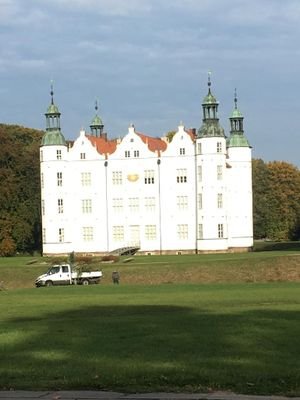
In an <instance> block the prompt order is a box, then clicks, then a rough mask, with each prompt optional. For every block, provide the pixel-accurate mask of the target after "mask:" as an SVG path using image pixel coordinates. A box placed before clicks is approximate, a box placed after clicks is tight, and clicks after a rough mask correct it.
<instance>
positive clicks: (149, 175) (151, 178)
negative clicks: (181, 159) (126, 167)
mask: <svg viewBox="0 0 300 400" xmlns="http://www.w3.org/2000/svg"><path fill="white" fill-rule="evenodd" d="M222 179H223V166H222V165H217V180H222ZM197 180H198V182H202V166H201V165H199V166H198V169H197ZM187 181H188V176H187V170H186V169H184V168H182V169H177V170H176V182H177V183H187ZM56 182H57V186H60V187H62V186H63V173H62V172H57V173H56ZM144 183H145V185H151V184H154V183H155V171H154V170H145V171H144ZM112 184H113V185H122V184H123V172H122V171H112ZM91 185H92V173H91V172H81V186H91ZM41 186H42V188H44V174H43V173H42V174H41Z"/></svg>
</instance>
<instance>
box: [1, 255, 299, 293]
mask: <svg viewBox="0 0 300 400" xmlns="http://www.w3.org/2000/svg"><path fill="white" fill-rule="evenodd" d="M124 260H126V258H125V257H123V258H121V260H120V261H119V262H118V263H115V264H105V263H101V262H100V258H95V259H94V261H93V263H92V265H91V266H92V268H93V269H94V270H96V269H101V270H102V272H103V278H102V280H101V284H102V285H111V284H112V280H111V274H112V271H113V270H115V269H117V270H118V271H119V272H120V276H121V283H122V284H130V285H131V284H134V285H136V284H141V285H148V284H153V285H156V284H162V283H163V284H165V283H222V282H228V283H234V282H235V283H238V282H240V283H242V282H276V281H300V251H299V250H298V248H296V249H293V248H292V249H287V250H284V251H260V252H252V253H240V254H203V255H178V256H176V255H174V256H134V257H132V259H131V261H130V262H128V263H127V262H123V261H124ZM52 262H53V261H52V260H51V259H50V258H42V257H13V258H0V283H1V282H2V287H3V288H6V289H9V290H10V289H16V288H32V287H34V282H35V279H36V277H37V276H38V275H41V274H42V273H45V272H46V271H47V269H48V268H49V267H50V266H51V265H52Z"/></svg>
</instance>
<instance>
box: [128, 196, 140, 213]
mask: <svg viewBox="0 0 300 400" xmlns="http://www.w3.org/2000/svg"><path fill="white" fill-rule="evenodd" d="M128 200H129V210H130V212H135V213H136V212H138V211H139V198H138V197H130V198H129V199H128Z"/></svg>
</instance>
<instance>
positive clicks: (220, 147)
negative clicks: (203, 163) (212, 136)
mask: <svg viewBox="0 0 300 400" xmlns="http://www.w3.org/2000/svg"><path fill="white" fill-rule="evenodd" d="M217 153H222V142H217Z"/></svg>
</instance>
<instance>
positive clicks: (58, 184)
mask: <svg viewBox="0 0 300 400" xmlns="http://www.w3.org/2000/svg"><path fill="white" fill-rule="evenodd" d="M56 177H57V186H62V185H63V176H62V172H57V174H56Z"/></svg>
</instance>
